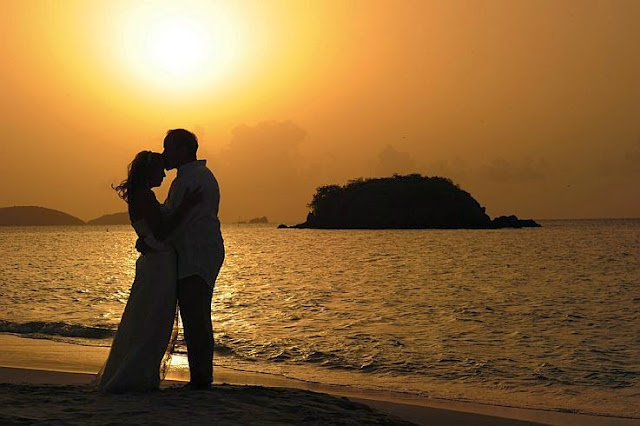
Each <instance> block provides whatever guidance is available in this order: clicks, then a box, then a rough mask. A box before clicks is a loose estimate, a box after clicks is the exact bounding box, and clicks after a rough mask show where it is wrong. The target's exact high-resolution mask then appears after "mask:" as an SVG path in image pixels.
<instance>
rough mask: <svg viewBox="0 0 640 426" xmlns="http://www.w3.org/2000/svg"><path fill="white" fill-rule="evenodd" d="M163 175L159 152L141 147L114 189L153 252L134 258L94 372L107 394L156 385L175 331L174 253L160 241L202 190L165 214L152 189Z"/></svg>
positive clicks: (175, 280)
mask: <svg viewBox="0 0 640 426" xmlns="http://www.w3.org/2000/svg"><path fill="white" fill-rule="evenodd" d="M164 177H165V173H164V161H163V158H162V154H159V153H156V152H151V151H142V152H140V153H138V155H136V157H135V158H134V159H133V161H132V162H131V164H130V165H129V172H128V175H127V179H126V180H124V181H123V182H122V183H121V184H120V185H118V186H116V187H115V188H114V189H115V190H116V192H117V193H118V195H119V196H120V197H121V198H122V199H123V200H125V201H126V202H127V204H128V210H129V218H130V219H131V225H132V226H133V228H134V229H135V231H136V233H137V234H138V236H139V237H140V238H141V239H144V241H145V243H146V244H147V245H148V246H149V247H150V248H151V250H150V251H148V252H147V253H146V254H143V255H140V257H139V258H138V260H137V261H136V276H135V279H134V281H133V285H132V286H131V293H130V295H129V300H128V301H127V305H126V307H125V309H124V313H123V314H122V319H121V320H120V325H119V326H118V331H117V332H116V335H115V338H114V339H113V344H112V345H111V351H110V352H109V358H108V359H107V362H106V364H105V366H104V367H103V368H102V370H101V372H100V373H99V376H98V383H99V385H98V386H99V388H100V390H102V391H105V392H125V391H149V390H154V389H158V388H159V386H160V381H161V379H163V378H164V375H165V374H166V365H167V364H168V361H169V355H170V352H171V349H172V346H173V343H174V342H175V337H176V335H177V327H176V326H174V324H177V323H176V321H177V317H176V302H177V299H176V298H177V272H176V268H177V266H176V265H177V262H176V253H175V251H174V249H173V248H172V247H171V246H170V245H169V244H167V243H164V242H163V241H164V239H165V238H166V237H167V235H168V234H169V233H170V232H171V231H172V230H173V229H174V228H175V227H176V226H177V225H178V224H179V223H180V221H181V219H182V218H183V217H184V216H185V214H186V213H187V212H188V211H189V209H190V208H191V207H193V206H194V205H195V204H197V203H198V201H199V199H200V198H201V194H200V193H196V192H192V193H189V194H187V195H186V196H185V199H184V201H183V202H182V204H181V205H180V206H179V207H178V208H177V209H176V211H174V212H167V211H166V210H165V209H164V206H162V205H161V204H160V203H159V202H158V200H157V199H156V197H155V195H154V193H153V191H152V190H151V188H155V187H158V186H160V184H161V183H162V180H163V178H164Z"/></svg>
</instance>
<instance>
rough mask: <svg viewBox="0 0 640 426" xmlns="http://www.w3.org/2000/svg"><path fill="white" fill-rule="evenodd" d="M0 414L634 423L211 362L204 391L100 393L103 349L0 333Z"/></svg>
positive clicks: (165, 419) (86, 418) (11, 417)
mask: <svg viewBox="0 0 640 426" xmlns="http://www.w3.org/2000/svg"><path fill="white" fill-rule="evenodd" d="M0 348H1V349H0V366H1V367H0V394H1V397H0V401H2V402H1V403H0V421H1V422H2V423H3V424H15V423H22V424H24V423H37V422H46V423H64V424H106V423H118V424H122V423H137V424H140V423H156V424H170V423H176V422H185V421H188V422H189V423H191V424H204V423H211V422H217V423H221V424H283V423H295V424H298V423H307V424H309V423H311V424H410V423H413V424H423V425H426V424H456V425H524V424H557V425H570V424H581V425H626V424H639V423H640V422H639V421H638V420H634V419H623V418H612V417H600V416H589V415H581V414H575V413H562V412H554V411H543V410H529V409H521V408H512V407H503V406H493V405H485V404H474V403H468V402H458V401H447V400H436V399H430V398H412V397H410V396H406V395H397V394H391V393H372V392H364V391H361V390H358V389H353V388H346V387H342V386H330V385H324V384H321V383H308V382H302V381H297V380H292V379H286V378H283V377H277V376H273V375H268V374H259V373H250V372H240V371H234V370H230V369H225V368H217V369H216V372H215V374H216V379H215V386H214V387H213V389H212V390H211V391H190V390H186V389H183V388H182V385H183V384H184V380H185V377H184V372H181V371H174V372H172V373H170V376H169V377H168V380H166V381H165V382H164V383H163V385H162V389H161V390H160V391H159V392H153V393H148V394H125V395H101V394H99V393H98V392H96V391H95V389H94V388H93V387H92V386H91V381H92V380H93V379H94V377H95V373H96V372H97V371H98V369H99V368H100V366H101V365H102V363H103V362H104V360H105V358H106V356H107V352H108V350H107V348H103V347H93V346H79V345H72V344H68V343H60V342H54V341H49V340H41V339H29V338H22V337H18V336H15V335H10V334H3V335H0Z"/></svg>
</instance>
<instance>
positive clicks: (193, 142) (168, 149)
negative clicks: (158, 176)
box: [162, 129, 198, 170]
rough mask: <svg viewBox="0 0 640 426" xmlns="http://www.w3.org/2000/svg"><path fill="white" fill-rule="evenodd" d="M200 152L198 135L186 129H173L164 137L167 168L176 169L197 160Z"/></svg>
mask: <svg viewBox="0 0 640 426" xmlns="http://www.w3.org/2000/svg"><path fill="white" fill-rule="evenodd" d="M196 151H198V138H196V135H194V134H193V133H191V132H190V131H188V130H185V129H172V130H169V131H168V132H167V136H165V137H164V152H163V153H162V155H163V157H164V163H165V168H166V169H167V170H171V169H175V168H178V167H180V166H182V165H183V164H187V163H190V162H192V161H195V160H196Z"/></svg>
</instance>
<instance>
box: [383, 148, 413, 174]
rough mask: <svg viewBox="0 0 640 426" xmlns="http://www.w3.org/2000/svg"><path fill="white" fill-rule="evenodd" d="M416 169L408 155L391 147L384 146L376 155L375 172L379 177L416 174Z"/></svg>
mask: <svg viewBox="0 0 640 426" xmlns="http://www.w3.org/2000/svg"><path fill="white" fill-rule="evenodd" d="M417 168H418V167H417V164H416V162H415V160H414V159H413V158H412V156H411V154H410V153H408V152H402V151H398V150H397V149H396V148H394V147H393V146H391V145H386V146H385V147H384V148H382V150H381V151H380V152H379V153H378V156H377V166H376V169H375V172H376V174H378V175H380V176H391V175H393V174H394V173H397V174H407V173H416V172H418V170H417Z"/></svg>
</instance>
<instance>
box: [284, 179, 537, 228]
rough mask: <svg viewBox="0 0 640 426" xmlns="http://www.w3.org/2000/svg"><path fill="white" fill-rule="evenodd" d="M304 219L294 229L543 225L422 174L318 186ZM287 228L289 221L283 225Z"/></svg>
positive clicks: (448, 182) (453, 184)
mask: <svg viewBox="0 0 640 426" xmlns="http://www.w3.org/2000/svg"><path fill="white" fill-rule="evenodd" d="M309 207H310V208H311V212H309V214H308V215H307V220H306V221H305V222H304V223H301V224H298V225H294V226H292V227H291V228H325V229H495V228H522V227H537V226H540V225H538V224H537V223H535V222H534V221H533V220H530V219H529V220H520V219H518V218H517V217H516V216H501V217H499V218H496V219H494V220H491V218H490V217H489V216H488V215H487V214H486V213H485V208H484V207H482V206H481V205H480V204H479V203H478V202H477V201H476V200H475V199H474V198H473V197H472V196H471V194H469V193H468V192H466V191H464V190H462V189H460V187H459V186H458V185H456V184H455V183H453V182H452V181H451V180H450V179H448V178H444V177H438V176H434V177H427V176H422V175H419V174H411V175H406V176H402V175H394V176H392V177H388V178H372V179H355V180H352V181H349V182H348V183H347V185H344V186H339V185H328V186H322V187H320V188H318V189H317V190H316V193H315V194H314V196H313V200H312V201H311V203H310V204H309ZM279 227H281V228H287V226H286V225H280V226H279Z"/></svg>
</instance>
